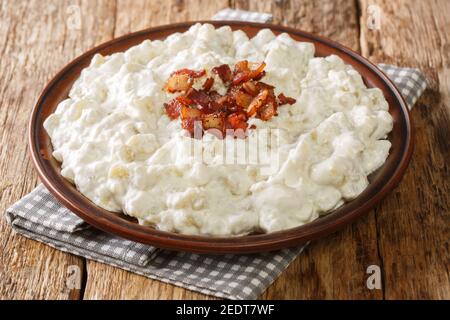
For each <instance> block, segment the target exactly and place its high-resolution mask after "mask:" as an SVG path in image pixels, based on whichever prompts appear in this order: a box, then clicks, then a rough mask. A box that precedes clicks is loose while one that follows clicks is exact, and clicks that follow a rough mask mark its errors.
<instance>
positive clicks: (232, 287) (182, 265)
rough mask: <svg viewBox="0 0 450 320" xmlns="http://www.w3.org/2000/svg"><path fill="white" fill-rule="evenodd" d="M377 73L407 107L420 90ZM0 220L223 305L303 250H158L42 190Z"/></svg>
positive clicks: (415, 76)
mask: <svg viewBox="0 0 450 320" xmlns="http://www.w3.org/2000/svg"><path fill="white" fill-rule="evenodd" d="M224 12H225V13H227V14H228V15H230V14H231V13H233V11H230V10H227V11H221V12H219V13H218V14H217V15H216V16H214V18H215V19H223V20H226V15H225V13H224ZM242 17H251V18H252V21H267V14H263V15H262V16H260V15H258V14H257V13H248V12H243V11H236V13H233V14H231V16H230V18H231V19H233V20H242ZM258 17H260V18H261V17H262V19H263V20H261V19H257V18H258ZM245 19H247V18H245ZM249 19H250V18H249ZM380 68H381V69H382V70H384V72H385V73H386V74H387V75H388V76H389V77H390V78H391V79H392V80H393V81H394V82H395V84H396V85H397V86H398V88H399V89H400V91H401V92H402V93H403V95H404V96H405V98H406V100H407V102H408V104H409V106H412V105H413V104H414V103H415V102H416V100H417V99H418V97H419V96H420V95H421V94H422V92H423V91H424V89H425V87H426V80H425V78H424V76H423V75H422V74H421V73H420V71H418V70H416V69H409V68H398V67H394V66H389V65H380ZM6 216H7V218H8V220H9V221H10V223H11V225H12V227H13V229H14V230H16V231H17V232H18V233H20V234H22V235H24V236H26V237H28V238H31V239H34V240H38V241H41V242H44V243H46V244H48V245H50V246H52V247H54V248H57V249H59V250H62V251H65V252H69V253H72V254H75V255H78V256H82V257H85V258H87V259H91V260H95V261H99V262H102V263H106V264H109V265H113V266H116V267H119V268H122V269H125V270H128V271H131V272H134V273H138V274H140V275H143V276H146V277H149V278H152V279H157V280H160V281H163V282H168V283H171V284H174V285H177V286H180V287H184V288H187V289H190V290H194V291H198V292H201V293H205V294H209V295H213V296H217V297H221V298H228V299H255V298H257V297H258V296H259V295H260V294H261V293H263V292H264V291H265V289H266V288H267V287H268V286H269V285H270V284H271V283H272V282H273V281H274V280H275V279H276V278H277V277H278V276H279V275H280V274H281V273H282V272H283V270H284V269H286V268H287V266H288V265H289V264H290V263H291V262H292V261H293V260H294V259H295V258H296V257H297V256H298V255H299V254H300V253H301V251H302V250H303V249H304V247H296V248H290V249H285V250H281V251H278V252H271V253H259V254H251V255H222V256H214V255H199V254H192V253H185V252H173V251H167V250H161V249H157V248H154V247H151V246H148V245H144V244H141V243H136V242H133V241H130V240H125V239H122V238H119V237H117V236H114V235H111V234H108V233H104V232H102V231H99V230H97V229H94V228H93V227H91V226H89V225H88V224H87V223H85V222H84V221H83V220H81V219H80V218H78V217H77V216H76V215H75V214H73V213H72V212H70V211H69V210H68V209H67V208H65V207H64V206H62V205H61V204H59V203H58V202H57V200H56V199H55V198H54V197H53V196H52V195H51V194H50V193H49V191H48V190H47V189H46V188H45V187H44V186H43V185H39V186H38V187H37V188H36V189H34V190H33V191H32V192H31V193H30V194H28V195H27V196H25V197H24V198H23V199H21V200H19V201H18V202H17V203H15V204H14V205H13V206H12V207H10V208H9V209H8V210H7V215H6Z"/></svg>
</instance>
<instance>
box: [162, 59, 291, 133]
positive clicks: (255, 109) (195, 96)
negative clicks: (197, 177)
mask: <svg viewBox="0 0 450 320" xmlns="http://www.w3.org/2000/svg"><path fill="white" fill-rule="evenodd" d="M254 66H256V68H255V67H254ZM265 66H266V64H265V63H264V62H262V63H260V64H253V63H249V62H248V61H247V60H243V61H239V62H238V63H236V65H235V66H234V69H233V71H231V68H230V67H229V66H228V65H227V64H223V65H220V66H217V67H214V68H213V69H212V72H213V73H215V74H217V75H218V77H219V78H220V79H221V80H222V82H223V83H224V85H225V86H228V88H227V92H226V94H224V95H221V94H219V93H218V92H217V91H215V90H211V89H212V87H213V85H214V78H213V77H207V78H206V79H205V81H204V82H203V85H202V87H201V89H195V88H193V87H192V85H193V82H194V79H195V78H200V77H203V76H205V75H206V71H205V70H201V71H194V70H190V69H181V70H178V71H175V72H174V73H172V74H171V76H170V78H169V80H168V81H167V84H166V90H167V91H168V92H169V93H175V92H182V93H181V94H180V95H178V96H177V97H175V98H173V99H172V100H170V101H169V102H168V103H166V104H164V108H165V111H166V113H167V115H168V116H169V118H170V119H172V120H174V119H177V118H178V117H180V118H181V126H182V128H183V129H185V130H187V131H188V132H189V133H190V134H191V136H193V135H194V130H195V129H196V126H199V130H200V131H199V132H200V133H202V132H203V131H206V130H208V132H210V131H209V130H213V131H214V132H216V133H221V137H223V136H224V133H225V132H226V131H227V130H228V129H232V130H234V132H236V131H238V132H239V134H238V133H234V134H233V135H234V136H235V137H238V138H241V137H242V138H245V131H246V130H247V129H248V128H249V125H248V120H249V118H250V117H256V118H259V119H261V120H263V121H268V120H270V119H271V118H272V117H274V116H276V115H277V108H278V106H279V105H283V104H294V103H295V102H296V100H295V99H294V98H290V97H287V96H285V95H284V94H283V93H280V94H279V95H278V97H276V96H275V93H274V89H275V88H274V86H271V85H269V84H267V83H264V82H262V81H260V80H261V79H262V78H263V77H264V75H265V71H264V68H265ZM255 128H256V126H255V125H251V126H250V129H255ZM212 133H213V132H212ZM213 134H215V133H213ZM227 134H228V132H227Z"/></svg>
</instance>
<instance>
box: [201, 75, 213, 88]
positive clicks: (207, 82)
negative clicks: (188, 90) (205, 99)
mask: <svg viewBox="0 0 450 320" xmlns="http://www.w3.org/2000/svg"><path fill="white" fill-rule="evenodd" d="M213 85H214V78H208V79H206V80H205V82H204V83H203V86H202V89H203V90H205V91H209V90H211V88H212V86H213Z"/></svg>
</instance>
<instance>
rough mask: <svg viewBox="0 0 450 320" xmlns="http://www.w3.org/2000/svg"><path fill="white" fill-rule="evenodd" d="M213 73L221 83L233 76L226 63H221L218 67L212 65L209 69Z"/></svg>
mask: <svg viewBox="0 0 450 320" xmlns="http://www.w3.org/2000/svg"><path fill="white" fill-rule="evenodd" d="M211 71H212V72H213V73H215V74H217V75H218V76H219V78H220V80H222V82H223V83H228V82H230V81H231V79H232V78H233V74H232V73H231V69H230V66H229V65H227V64H222V65H220V66H218V67H214V68H212V70H211Z"/></svg>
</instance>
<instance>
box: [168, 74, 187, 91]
mask: <svg viewBox="0 0 450 320" xmlns="http://www.w3.org/2000/svg"><path fill="white" fill-rule="evenodd" d="M191 86H192V79H191V78H190V77H189V75H187V74H174V75H172V76H170V78H169V80H167V83H166V90H167V91H168V92H170V93H175V92H181V91H187V90H188V89H189V88H190V87H191Z"/></svg>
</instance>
